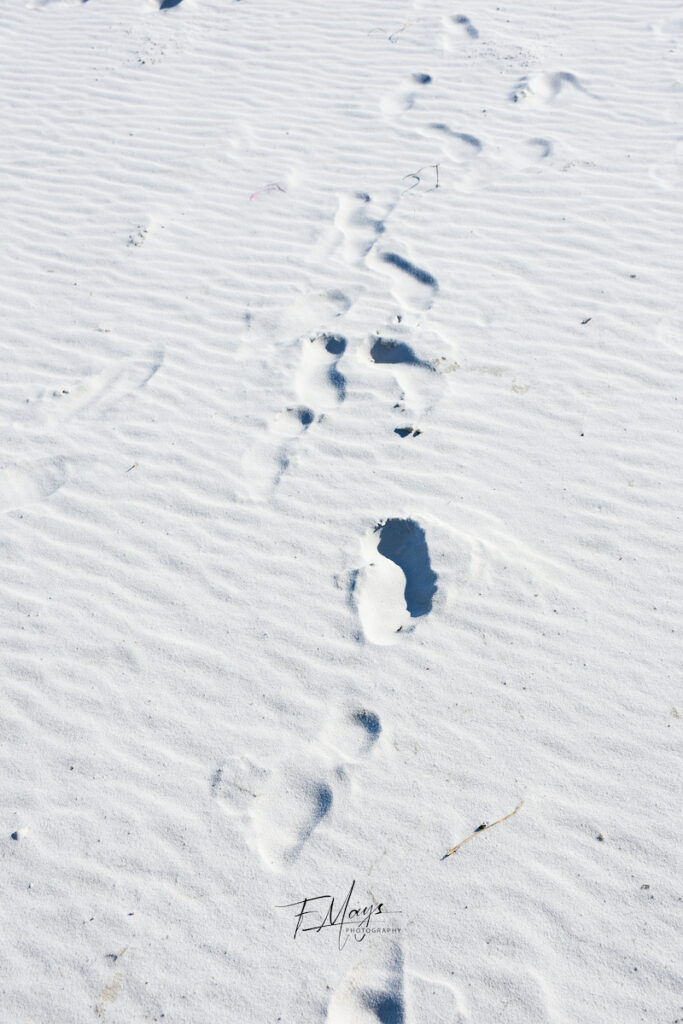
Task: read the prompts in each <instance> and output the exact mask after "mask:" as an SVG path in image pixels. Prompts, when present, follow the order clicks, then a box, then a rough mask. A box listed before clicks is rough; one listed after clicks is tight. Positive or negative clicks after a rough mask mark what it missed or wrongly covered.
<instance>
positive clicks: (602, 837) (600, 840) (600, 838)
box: [595, 832, 605, 843]
mask: <svg viewBox="0 0 683 1024" xmlns="http://www.w3.org/2000/svg"><path fill="white" fill-rule="evenodd" d="M595 838H596V839H597V841H598V842H599V843H604V841H605V837H604V836H603V834H602V832H598V834H597V836H596V837H595Z"/></svg>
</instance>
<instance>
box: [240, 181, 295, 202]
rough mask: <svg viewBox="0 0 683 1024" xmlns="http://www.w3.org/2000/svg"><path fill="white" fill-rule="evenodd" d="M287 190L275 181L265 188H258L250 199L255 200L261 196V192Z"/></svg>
mask: <svg viewBox="0 0 683 1024" xmlns="http://www.w3.org/2000/svg"><path fill="white" fill-rule="evenodd" d="M286 191H287V189H286V188H283V187H282V185H279V184H278V183H277V181H273V182H271V183H270V185H264V186H263V188H257V189H256V191H255V192H252V193H251V195H250V196H249V198H250V199H254V198H255V196H258V195H260V193H261V192H286Z"/></svg>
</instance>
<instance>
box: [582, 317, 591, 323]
mask: <svg viewBox="0 0 683 1024" xmlns="http://www.w3.org/2000/svg"><path fill="white" fill-rule="evenodd" d="M592 319H593V317H592V316H587V317H586V319H585V320H582V321H581V323H582V324H589V323H590V322H591V320H592Z"/></svg>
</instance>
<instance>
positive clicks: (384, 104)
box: [380, 71, 432, 115]
mask: <svg viewBox="0 0 683 1024" xmlns="http://www.w3.org/2000/svg"><path fill="white" fill-rule="evenodd" d="M431 81H432V76H431V75H428V74H426V73H424V72H421V71H416V72H415V73H414V74H412V75H411V76H410V78H409V79H408V81H407V82H406V83H405V84H404V85H403V86H402V87H401V88H400V89H398V90H397V91H396V92H391V93H389V94H388V95H387V96H383V97H382V99H381V100H380V109H381V111H382V113H383V114H389V115H392V114H402V113H404V111H406V110H411V109H412V107H413V106H414V104H415V99H416V97H417V93H416V91H415V87H416V86H425V85H429V84H430V83H431Z"/></svg>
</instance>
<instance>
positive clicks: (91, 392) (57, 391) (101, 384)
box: [25, 350, 164, 423]
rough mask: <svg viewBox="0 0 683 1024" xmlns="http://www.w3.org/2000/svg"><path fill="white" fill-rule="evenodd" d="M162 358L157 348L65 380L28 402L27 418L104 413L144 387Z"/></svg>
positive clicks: (54, 418) (45, 419)
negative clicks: (87, 374)
mask: <svg viewBox="0 0 683 1024" xmlns="http://www.w3.org/2000/svg"><path fill="white" fill-rule="evenodd" d="M163 358H164V354H163V352H162V351H160V350H155V351H153V352H150V353H149V354H148V355H145V356H132V357H130V358H129V359H122V360H120V361H119V362H117V363H112V364H111V365H109V366H105V368H104V369H103V370H100V371H99V373H94V374H92V375H91V376H86V377H81V378H80V379H78V380H76V381H62V382H60V383H59V384H58V385H57V387H54V388H51V389H49V390H46V391H42V392H41V393H40V394H39V395H38V396H37V398H36V399H34V400H33V402H29V403H27V405H26V409H25V417H26V418H35V419H37V420H38V421H39V422H43V423H55V422H59V421H63V420H69V419H71V418H72V417H73V416H77V415H78V416H85V417H97V416H102V415H105V414H106V413H107V412H108V411H109V410H110V409H111V408H112V406H114V405H115V404H116V403H117V402H119V401H121V399H123V398H125V397H126V396H127V395H129V394H131V393H132V392H133V391H137V390H138V389H139V388H143V387H144V386H145V385H146V384H147V383H148V382H149V381H150V380H151V378H152V377H153V376H154V374H155V373H156V372H157V370H158V369H159V367H160V366H161V364H162V362H163Z"/></svg>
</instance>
